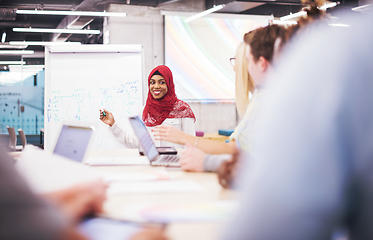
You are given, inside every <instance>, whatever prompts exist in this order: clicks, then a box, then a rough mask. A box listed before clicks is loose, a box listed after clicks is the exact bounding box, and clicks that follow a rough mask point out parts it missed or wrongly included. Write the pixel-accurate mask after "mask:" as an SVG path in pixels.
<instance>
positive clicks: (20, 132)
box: [18, 128, 27, 148]
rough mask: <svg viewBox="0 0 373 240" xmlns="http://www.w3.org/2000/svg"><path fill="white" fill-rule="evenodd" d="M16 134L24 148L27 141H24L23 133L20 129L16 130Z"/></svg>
mask: <svg viewBox="0 0 373 240" xmlns="http://www.w3.org/2000/svg"><path fill="white" fill-rule="evenodd" d="M18 134H19V137H20V138H21V142H22V147H23V148H25V146H26V144H27V139H26V135H25V132H24V131H23V130H22V129H21V128H20V129H18Z"/></svg>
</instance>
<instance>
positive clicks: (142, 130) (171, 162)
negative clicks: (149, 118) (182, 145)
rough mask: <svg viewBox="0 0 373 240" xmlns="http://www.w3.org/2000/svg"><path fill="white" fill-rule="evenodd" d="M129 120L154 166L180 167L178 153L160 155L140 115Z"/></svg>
mask: <svg viewBox="0 0 373 240" xmlns="http://www.w3.org/2000/svg"><path fill="white" fill-rule="evenodd" d="M129 122H130V123H131V126H132V128H133V131H134V132H135V134H136V136H137V138H138V139H139V141H140V144H141V147H142V149H144V153H145V155H146V157H147V158H148V159H149V161H150V165H152V166H164V167H180V163H179V156H178V155H160V154H159V153H158V150H157V148H156V146H155V144H154V142H153V139H152V138H151V137H150V135H149V132H148V130H147V129H146V127H145V124H144V122H143V121H142V120H141V119H140V118H139V117H138V116H135V117H130V118H129Z"/></svg>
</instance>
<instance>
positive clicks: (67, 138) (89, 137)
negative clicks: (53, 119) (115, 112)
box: [53, 121, 96, 162]
mask: <svg viewBox="0 0 373 240" xmlns="http://www.w3.org/2000/svg"><path fill="white" fill-rule="evenodd" d="M95 130H96V127H95V125H94V124H92V123H87V122H68V121H64V122H62V126H61V131H60V134H59V136H58V138H57V141H56V145H55V147H54V150H53V153H55V154H58V155H61V156H64V157H66V158H69V159H71V160H74V161H76V162H84V160H85V158H86V156H87V152H88V151H87V150H88V149H89V147H90V145H91V143H92V141H93V138H94V133H95Z"/></svg>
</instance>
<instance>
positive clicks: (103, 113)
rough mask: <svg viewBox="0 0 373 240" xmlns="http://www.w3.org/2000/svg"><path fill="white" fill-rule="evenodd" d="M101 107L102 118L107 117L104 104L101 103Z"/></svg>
mask: <svg viewBox="0 0 373 240" xmlns="http://www.w3.org/2000/svg"><path fill="white" fill-rule="evenodd" d="M100 107H101V109H102V110H101V111H102V116H104V117H105V116H106V112H105V111H104V107H103V106H102V104H101V103H100Z"/></svg>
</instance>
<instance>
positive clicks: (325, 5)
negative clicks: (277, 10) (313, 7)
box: [280, 2, 339, 21]
mask: <svg viewBox="0 0 373 240" xmlns="http://www.w3.org/2000/svg"><path fill="white" fill-rule="evenodd" d="M338 4H339V2H331V3H326V4H324V5H322V6H321V7H319V9H320V10H323V11H325V10H326V9H328V8H331V7H335V6H337V5H338ZM305 15H307V12H306V11H300V12H297V13H294V14H292V13H290V14H289V15H286V16H283V17H280V20H281V21H285V20H289V19H292V18H297V17H302V16H305Z"/></svg>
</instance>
